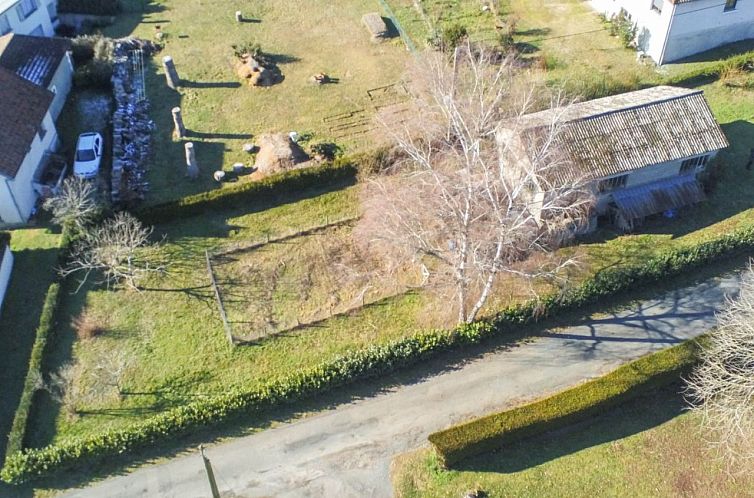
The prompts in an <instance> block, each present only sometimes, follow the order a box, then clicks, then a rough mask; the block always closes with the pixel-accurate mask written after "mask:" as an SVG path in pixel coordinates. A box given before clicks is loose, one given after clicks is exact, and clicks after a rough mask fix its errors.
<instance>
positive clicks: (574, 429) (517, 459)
mask: <svg viewBox="0 0 754 498" xmlns="http://www.w3.org/2000/svg"><path fill="white" fill-rule="evenodd" d="M681 389H682V385H681V384H680V382H679V383H675V384H672V385H670V386H667V387H665V388H663V389H660V390H657V391H654V392H650V393H647V394H645V395H642V396H639V397H638V398H636V399H634V400H632V401H629V402H627V403H625V404H623V405H620V406H618V407H617V408H615V409H613V410H610V411H608V412H607V413H604V414H603V415H600V416H598V417H595V418H592V419H589V420H586V421H583V422H580V423H578V424H574V425H572V426H569V427H566V428H564V429H561V430H558V431H553V432H549V433H545V434H542V435H539V436H535V437H532V438H528V439H526V440H523V441H520V442H517V443H514V444H511V445H510V446H509V447H507V448H504V449H501V450H499V451H496V452H494V453H491V454H485V455H480V456H478V457H474V458H470V459H468V460H466V461H464V462H460V463H459V464H457V465H454V467H453V470H459V471H466V472H490V473H502V474H509V473H513V472H520V471H523V470H526V469H529V468H532V467H536V466H537V465H542V464H545V463H547V462H550V461H552V460H555V459H557V458H561V457H565V456H568V455H571V454H574V453H577V452H579V451H582V450H585V449H588V448H592V447H594V446H598V445H600V444H604V443H608V442H611V441H617V440H620V439H623V438H626V437H629V436H633V435H634V434H638V433H641V432H644V431H646V430H649V429H652V428H654V427H657V426H659V425H661V424H664V423H665V422H668V421H670V420H672V419H674V418H675V417H677V416H679V415H680V414H681V413H683V411H684V409H685V407H686V406H687V405H686V403H685V402H684V400H683V397H682V395H681V394H679V392H680V391H681Z"/></svg>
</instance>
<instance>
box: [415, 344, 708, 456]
mask: <svg viewBox="0 0 754 498" xmlns="http://www.w3.org/2000/svg"><path fill="white" fill-rule="evenodd" d="M697 353H698V342H697V341H694V340H692V341H686V342H684V343H683V344H680V345H678V346H675V347H673V348H670V349H666V350H663V351H660V352H658V353H654V354H652V355H649V356H646V357H644V358H641V359H639V360H636V361H634V362H632V363H629V364H627V365H624V366H622V367H619V368H618V369H617V370H614V371H613V372H611V373H609V374H607V375H605V376H603V377H600V378H598V379H596V380H593V381H590V382H587V383H585V384H582V385H580V386H577V387H574V388H572V389H568V390H567V391H563V392H560V393H558V394H556V395H554V396H551V397H549V398H545V399H542V400H540V401H535V402H534V403H530V404H527V405H523V406H520V407H517V408H513V409H512V410H507V411H504V412H500V413H494V414H492V415H487V416H485V417H481V418H478V419H476V420H472V421H470V422H466V423H463V424H459V425H456V426H453V427H450V428H448V429H445V430H442V431H439V432H435V433H433V434H430V435H429V441H430V443H432V446H433V447H434V449H435V451H436V452H437V455H438V457H439V458H438V459H439V461H440V463H441V464H442V465H444V466H445V467H446V468H447V467H451V466H452V465H453V464H455V463H458V462H461V461H463V460H464V459H466V458H469V457H473V456H477V455H481V454H484V453H489V452H492V451H495V450H499V449H502V448H504V447H505V446H507V445H510V444H512V443H515V442H517V441H520V440H521V439H524V438H527V437H531V436H534V435H537V434H541V433H543V432H547V431H552V430H557V429H560V428H563V427H567V426H568V425H572V424H574V423H575V422H578V421H581V420H584V419H587V418H590V417H593V416H596V415H600V414H602V413H605V412H606V411H608V410H610V409H612V408H614V407H615V406H616V405H618V404H620V403H624V402H626V401H628V400H630V399H631V398H633V397H635V396H637V395H639V394H642V393H645V392H647V391H649V390H651V389H655V388H657V387H661V386H664V385H667V384H669V383H671V382H674V381H677V380H678V379H679V377H680V376H681V375H682V374H684V373H687V372H688V371H689V369H690V367H692V366H693V365H694V363H695V362H696V359H697Z"/></svg>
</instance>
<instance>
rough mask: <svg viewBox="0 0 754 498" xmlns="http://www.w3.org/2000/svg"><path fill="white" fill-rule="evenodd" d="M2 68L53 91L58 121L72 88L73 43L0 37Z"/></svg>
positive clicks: (13, 35) (21, 36)
mask: <svg viewBox="0 0 754 498" xmlns="http://www.w3.org/2000/svg"><path fill="white" fill-rule="evenodd" d="M0 67H3V68H5V69H7V70H9V71H12V72H14V73H16V74H17V75H18V76H20V77H22V78H23V79H25V80H27V81H29V82H31V83H34V84H35V85H38V86H41V87H42V88H46V89H48V90H50V91H51V92H52V93H53V94H55V98H54V100H53V102H52V106H51V107H50V114H52V118H53V119H57V118H58V116H59V115H60V111H62V110H63V106H64V105H65V101H66V98H68V94H69V92H70V91H71V87H72V85H73V60H72V58H71V41H70V40H68V39H66V38H41V37H37V36H27V35H19V34H14V33H9V34H7V35H5V36H0Z"/></svg>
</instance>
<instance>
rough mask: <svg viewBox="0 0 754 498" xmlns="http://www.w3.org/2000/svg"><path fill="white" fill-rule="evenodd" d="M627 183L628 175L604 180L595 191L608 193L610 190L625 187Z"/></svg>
mask: <svg viewBox="0 0 754 498" xmlns="http://www.w3.org/2000/svg"><path fill="white" fill-rule="evenodd" d="M627 181H628V175H620V176H614V177H612V178H606V179H605V180H602V181H600V183H599V185H597V190H599V191H600V192H609V191H611V190H615V189H618V188H621V187H625V186H626V182H627Z"/></svg>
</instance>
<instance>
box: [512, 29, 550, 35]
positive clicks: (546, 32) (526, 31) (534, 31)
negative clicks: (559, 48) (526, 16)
mask: <svg viewBox="0 0 754 498" xmlns="http://www.w3.org/2000/svg"><path fill="white" fill-rule="evenodd" d="M551 32H552V29H550V28H530V29H521V30H516V32H515V35H516V36H546V35H549V34H550V33H551Z"/></svg>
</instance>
